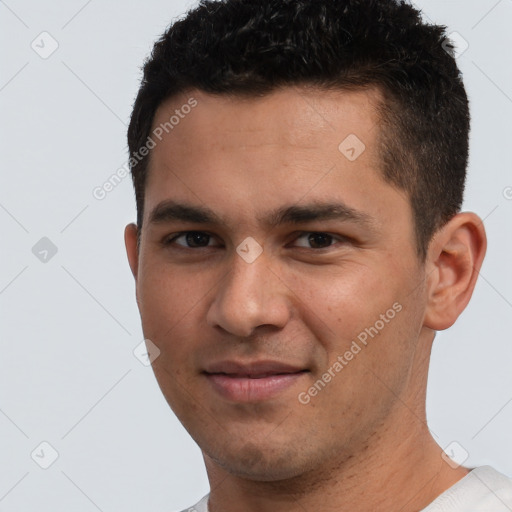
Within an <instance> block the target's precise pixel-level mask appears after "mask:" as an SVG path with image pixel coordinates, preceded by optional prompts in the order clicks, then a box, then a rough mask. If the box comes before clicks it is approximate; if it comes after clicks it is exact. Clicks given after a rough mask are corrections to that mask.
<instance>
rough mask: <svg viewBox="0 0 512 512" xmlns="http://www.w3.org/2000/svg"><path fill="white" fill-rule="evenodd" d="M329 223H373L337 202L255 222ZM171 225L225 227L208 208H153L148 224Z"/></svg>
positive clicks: (288, 209) (286, 210) (287, 209)
mask: <svg viewBox="0 0 512 512" xmlns="http://www.w3.org/2000/svg"><path fill="white" fill-rule="evenodd" d="M333 219H335V220H340V221H346V222H354V223H356V224H360V225H362V226H364V227H368V228H371V227H372V226H373V225H375V221H374V219H373V218H372V217H371V216H370V215H368V214H367V213H365V212H361V211H359V210H356V209H354V208H351V207H349V206H347V205H345V204H344V203H341V202H325V201H313V202H311V203H308V204H305V205H290V206H282V207H280V208H277V209H276V210H273V211H271V212H270V213H268V214H266V215H265V216H263V217H258V219H257V220H258V222H260V223H262V224H264V225H267V226H269V227H272V228H273V227H277V226H280V225H283V224H303V223H306V222H312V221H319V220H333ZM173 221H182V222H190V223H194V224H211V225H226V224H227V222H225V220H223V219H222V217H220V216H219V215H217V214H216V213H215V212H214V211H213V210H211V209H210V208H207V207H204V206H196V205H192V204H188V203H180V202H177V201H174V200H166V201H162V202H161V203H159V204H158V205H157V206H156V207H155V208H153V210H152V211H151V213H150V215H149V221H148V223H149V224H164V223H170V222H173Z"/></svg>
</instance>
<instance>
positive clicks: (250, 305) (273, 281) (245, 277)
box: [206, 251, 291, 337]
mask: <svg viewBox="0 0 512 512" xmlns="http://www.w3.org/2000/svg"><path fill="white" fill-rule="evenodd" d="M270 264H271V262H270V261H269V259H268V258H267V256H266V254H265V251H263V253H262V254H261V255H260V256H259V257H258V258H257V259H256V260H255V261H253V262H251V263H248V262H247V261H245V260H244V259H243V258H242V257H240V256H239V254H238V253H236V252H234V254H233V257H232V260H231V261H230V265H231V267H230V271H229V272H228V273H227V275H225V276H224V278H223V279H222V280H221V282H220V283H219V285H218V289H217V290H215V292H214V299H213V302H212V304H211V305H210V308H209V310H208V313H207V317H206V321H207V324H208V325H209V326H212V327H220V328H222V329H223V330H225V331H227V332H229V333H230V334H233V335H235V336H240V337H248V336H251V335H252V334H253V332H254V330H255V329H256V328H257V327H260V326H268V325H270V326H273V327H278V328H283V327H284V326H285V325H286V323H287V322H288V320H289V318H290V300H289V297H290V293H291V292H290V290H289V289H288V288H287V286H286V285H285V283H284V280H283V278H282V277H281V276H280V275H279V270H278V269H277V268H272V267H271V265H270ZM274 267H276V265H274Z"/></svg>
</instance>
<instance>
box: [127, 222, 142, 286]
mask: <svg viewBox="0 0 512 512" xmlns="http://www.w3.org/2000/svg"><path fill="white" fill-rule="evenodd" d="M124 244H125V247H126V255H127V256H128V263H129V265H130V269H131V271H132V274H133V277H134V278H135V281H137V270H138V267H139V253H138V248H137V226H136V225H135V224H133V223H131V224H128V225H127V226H126V227H125V228H124Z"/></svg>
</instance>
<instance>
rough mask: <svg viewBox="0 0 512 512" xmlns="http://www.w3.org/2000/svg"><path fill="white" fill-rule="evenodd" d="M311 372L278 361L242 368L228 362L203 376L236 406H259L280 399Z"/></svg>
mask: <svg viewBox="0 0 512 512" xmlns="http://www.w3.org/2000/svg"><path fill="white" fill-rule="evenodd" d="M307 373H309V370H307V369H304V368H300V367H296V366H291V365H287V364H283V363H280V362H276V361H261V362H255V363H250V364H245V365H243V364H240V363H236V362H231V361H225V362H222V363H218V364H215V365H211V366H209V367H208V369H207V370H206V371H204V372H203V374H204V375H205V376H206V379H207V380H208V382H209V384H210V386H211V387H212V389H213V390H214V391H215V392H216V393H217V394H219V395H220V396H222V397H223V398H225V399H227V400H229V401H233V402H260V401H263V400H269V399H271V398H275V397H277V396H278V395H279V394H281V393H282V392H283V391H285V390H286V389H288V388H289V387H291V386H293V385H294V384H296V383H297V382H299V381H300V380H302V379H304V376H305V375H306V374H307Z"/></svg>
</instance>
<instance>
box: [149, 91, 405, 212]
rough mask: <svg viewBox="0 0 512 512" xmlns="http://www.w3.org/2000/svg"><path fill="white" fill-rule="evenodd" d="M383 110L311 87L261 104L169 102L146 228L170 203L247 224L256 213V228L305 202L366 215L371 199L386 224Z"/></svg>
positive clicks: (357, 95)
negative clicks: (271, 214) (233, 216)
mask: <svg viewBox="0 0 512 512" xmlns="http://www.w3.org/2000/svg"><path fill="white" fill-rule="evenodd" d="M380 101H381V96H380V93H379V91H378V90H376V89H368V90H358V91H339V90H335V91H333V90H321V89H318V88H311V87H309V88H305V87H301V88H299V87H287V88H282V89H279V90H276V91H274V92H272V93H270V94H267V95H265V96H260V97H239V96H226V95H211V94H207V93H204V92H202V91H197V90H192V91H189V92H187V93H186V94H181V95H180V96H176V97H173V98H170V99H168V100H166V101H165V102H164V103H163V104H162V105H161V106H160V107H159V109H158V110H157V112H156V115H155V118H154V122H153V127H152V128H153V133H155V131H157V132H158V134H159V137H157V138H155V142H156V146H155V147H154V148H153V149H152V150H151V155H150V165H149V166H148V173H149V174H148V177H147V181H146V191H145V192H146V193H145V219H146V220H147V218H148V215H149V212H151V210H153V209H154V208H155V207H156V206H157V205H158V203H160V202H162V201H164V200H168V199H173V200H178V201H186V202H188V203H195V204H197V205H200V204H202V205H204V206H208V207H209V208H210V209H213V210H218V211H219V212H221V213H226V216H228V215H229V213H230V212H228V209H229V208H231V213H233V212H236V213H238V214H239V215H240V214H241V212H244V211H247V210H248V209H249V208H248V206H247V205H251V208H250V209H251V212H252V216H253V217H254V218H255V219H256V218H261V217H262V215H264V214H265V213H266V212H268V211H270V209H272V210H275V209H277V208H279V207H281V206H283V204H287V205H290V204H294V203H297V202H300V201H301V200H302V199H304V198H306V196H307V199H308V200H309V201H318V200H320V199H321V200H325V199H326V198H328V199H330V200H333V201H336V200H338V201H341V202H343V203H345V204H347V205H349V206H350V207H352V208H355V209H357V210H359V211H363V210H364V208H365V207H368V206H370V207H371V206H372V205H371V204H368V197H369V196H370V197H371V196H372V195H374V196H375V198H376V199H377V201H376V203H375V204H373V213H374V214H375V215H376V216H378V215H379V211H378V210H379V204H378V203H379V200H381V199H384V198H385V197H384V196H385V194H383V188H384V189H390V188H391V187H390V186H389V185H388V184H387V183H385V182H384V180H383V178H382V175H381V172H380V161H379V151H378V146H377V144H378V142H377V137H378V134H379V129H380V126H379V122H378V117H377V112H376V105H377V104H378V103H379V102H380ZM190 105H193V107H190ZM389 192H390V191H389V190H387V192H386V193H389ZM393 192H394V193H395V195H396V194H397V191H396V190H395V189H394V188H393ZM380 208H381V209H385V208H386V206H385V205H384V204H381V205H380ZM370 209H372V208H370Z"/></svg>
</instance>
